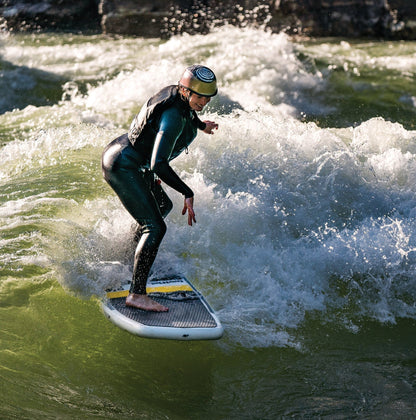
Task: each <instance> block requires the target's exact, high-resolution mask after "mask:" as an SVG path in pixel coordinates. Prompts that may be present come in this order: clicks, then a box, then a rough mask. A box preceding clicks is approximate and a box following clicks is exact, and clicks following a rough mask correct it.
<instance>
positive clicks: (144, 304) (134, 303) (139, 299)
mask: <svg viewBox="0 0 416 420" xmlns="http://www.w3.org/2000/svg"><path fill="white" fill-rule="evenodd" d="M126 306H131V307H133V308H138V309H143V310H144V311H153V312H167V311H168V310H169V308H167V307H166V306H163V305H161V304H160V303H157V302H156V301H154V300H153V299H151V298H150V297H149V296H147V295H138V294H136V293H130V294H129V295H128V296H127V298H126Z"/></svg>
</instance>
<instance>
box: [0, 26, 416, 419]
mask: <svg viewBox="0 0 416 420" xmlns="http://www.w3.org/2000/svg"><path fill="white" fill-rule="evenodd" d="M0 45H1V62H0V66H1V68H0V75H1V77H0V86H1V91H2V95H1V98H0V112H1V115H0V147H1V148H0V161H1V166H0V185H1V187H0V244H1V254H0V375H1V376H0V386H1V400H0V401H1V402H0V418H2V419H175V420H176V419H277V418H284V419H286V418H305V419H306V418H328V419H329V418H330V419H333V418H335V419H354V418H357V419H358V418H365V419H380V418H386V419H404V418H414V417H416V389H415V387H416V278H415V268H416V228H415V221H416V195H415V194H416V128H415V117H416V85H415V83H414V79H415V75H416V43H415V42H387V41H385V42H377V41H368V40H366V41H348V40H341V39H320V40H294V39H290V38H289V37H287V36H286V35H284V34H270V33H268V32H265V31H263V30H261V29H251V28H246V29H236V28H232V27H223V28H219V29H217V30H215V31H213V32H212V33H210V34H208V35H195V36H190V35H181V36H175V37H173V38H171V39H169V40H167V41H162V40H159V39H142V38H128V37H114V38H110V37H105V36H102V35H90V36H85V35H69V34H47V35H46V34H36V35H31V34H26V35H18V34H15V35H11V34H3V35H2V37H1V41H0ZM194 63H202V64H205V65H207V66H209V67H211V68H212V69H213V70H214V71H215V73H216V74H217V77H218V81H219V95H217V97H215V98H214V99H213V100H212V101H211V103H210V104H209V106H208V107H207V108H206V110H205V111H204V113H203V115H202V116H201V117H202V118H203V119H204V118H205V119H211V120H215V121H216V122H218V123H219V127H220V128H219V130H218V132H216V133H215V135H214V136H208V135H205V134H203V133H200V134H199V135H198V137H197V139H196V140H195V142H194V143H193V144H192V145H191V147H190V148H189V153H188V154H184V155H183V156H180V157H179V158H177V159H176V160H175V161H174V162H173V163H172V165H173V166H174V168H175V170H176V171H177V172H178V173H179V174H180V175H181V177H182V178H183V179H184V180H185V181H186V182H187V183H188V184H189V185H190V186H191V188H192V189H193V190H194V191H195V192H196V197H195V210H196V217H197V224H196V225H195V226H193V227H192V228H190V227H189V226H187V225H186V223H185V222H186V221H185V218H184V217H183V216H181V214H180V211H181V204H182V197H181V196H180V195H179V194H177V193H176V192H175V191H172V190H168V192H169V194H170V196H171V198H172V201H173V202H174V210H173V212H172V213H171V214H170V215H169V217H168V220H167V224H168V232H167V235H166V236H165V239H164V242H163V244H162V247H161V249H160V253H159V255H158V258H157V260H156V262H155V265H154V270H153V275H155V276H157V275H163V274H166V273H182V274H184V275H185V276H187V277H188V278H189V279H190V280H192V281H193V282H194V283H195V284H196V285H197V287H198V288H199V289H200V290H201V291H202V292H203V293H204V295H205V296H206V297H207V299H208V301H209V302H210V303H211V305H212V306H213V307H214V308H215V309H216V311H217V312H218V315H219V316H220V318H221V320H222V322H223V324H224V327H225V334H224V337H223V338H222V339H221V340H219V341H214V342H174V341H163V340H149V339H140V338H137V337H134V336H132V335H130V334H128V333H127V332H124V331H122V330H120V329H118V328H117V327H115V326H114V325H112V324H111V323H109V322H108V321H107V320H106V319H105V317H104V316H103V314H102V313H101V310H100V304H99V299H100V297H101V296H102V295H103V291H104V290H105V289H106V288H108V287H109V286H112V285H116V284H119V283H120V282H121V281H122V280H123V279H126V278H129V277H130V275H131V242H130V238H131V228H132V220H131V218H130V216H129V215H128V214H127V213H126V211H125V210H124V209H123V208H122V207H121V205H120V203H119V201H118V199H117V198H116V197H115V195H114V193H113V192H112V191H111V190H110V188H109V187H108V186H107V185H106V184H105V182H104V181H103V179H102V175H101V168H100V156H101V152H102V150H103V148H104V147H105V145H106V144H107V143H108V142H109V141H110V140H112V139H113V138H114V137H116V136H118V135H120V134H122V133H124V132H125V131H126V130H127V128H128V126H129V124H130V121H131V119H132V117H133V116H134V115H135V113H136V112H137V111H138V110H139V108H140V107H141V105H142V104H143V103H144V102H145V101H146V100H147V98H148V97H149V96H150V95H152V94H153V93H154V92H155V91H156V90H158V89H159V88H161V87H163V86H165V85H167V84H173V83H176V82H177V80H178V78H179V76H180V74H181V72H182V71H183V69H184V67H185V66H187V65H190V64H194Z"/></svg>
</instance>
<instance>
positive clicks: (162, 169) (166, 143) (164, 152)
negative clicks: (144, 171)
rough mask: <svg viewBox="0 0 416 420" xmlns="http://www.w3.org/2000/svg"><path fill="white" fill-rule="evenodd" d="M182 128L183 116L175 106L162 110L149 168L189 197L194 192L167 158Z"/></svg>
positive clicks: (170, 185)
mask: <svg viewBox="0 0 416 420" xmlns="http://www.w3.org/2000/svg"><path fill="white" fill-rule="evenodd" d="M183 128H184V121H183V117H182V116H181V115H180V113H179V111H178V110H177V109H176V108H169V109H167V110H166V111H164V112H163V114H162V116H161V117H160V123H159V132H158V133H157V135H156V139H155V144H154V146H153V152H152V159H151V162H150V169H151V170H152V171H153V172H154V173H155V174H156V175H157V176H158V177H159V178H160V179H161V180H162V181H163V182H165V183H166V184H167V185H169V187H172V188H173V189H175V190H176V191H178V192H180V193H181V194H183V195H184V196H185V198H190V197H193V196H194V193H193V192H192V190H191V189H190V188H189V187H188V186H187V185H186V184H185V183H184V182H183V181H182V180H181V179H180V178H179V176H178V175H177V174H176V172H175V171H174V170H173V169H172V168H171V167H170V165H169V158H170V156H171V154H172V151H173V148H174V147H175V143H176V140H177V139H178V137H179V136H180V134H181V133H182V130H183Z"/></svg>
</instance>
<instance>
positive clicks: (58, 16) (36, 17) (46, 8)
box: [0, 0, 100, 31]
mask: <svg viewBox="0 0 416 420" xmlns="http://www.w3.org/2000/svg"><path fill="white" fill-rule="evenodd" d="M0 17H1V24H2V25H1V26H2V27H3V28H4V29H7V30H9V31H24V30H39V29H40V30H44V29H64V30H74V29H82V30H86V29H95V30H98V29H99V28H100V16H99V15H98V0H3V1H0Z"/></svg>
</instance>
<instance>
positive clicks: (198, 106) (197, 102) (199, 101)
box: [188, 93, 211, 111]
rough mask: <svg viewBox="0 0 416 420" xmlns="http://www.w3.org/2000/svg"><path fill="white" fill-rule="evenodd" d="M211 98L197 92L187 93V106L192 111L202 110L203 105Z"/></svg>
mask: <svg viewBox="0 0 416 420" xmlns="http://www.w3.org/2000/svg"><path fill="white" fill-rule="evenodd" d="M210 100H211V98H209V97H208V96H201V95H198V94H197V93H192V94H191V95H189V99H188V101H189V106H190V107H191V109H193V110H194V111H202V110H203V108H204V106H205V105H206V104H207V103H208V102H209V101H210Z"/></svg>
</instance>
